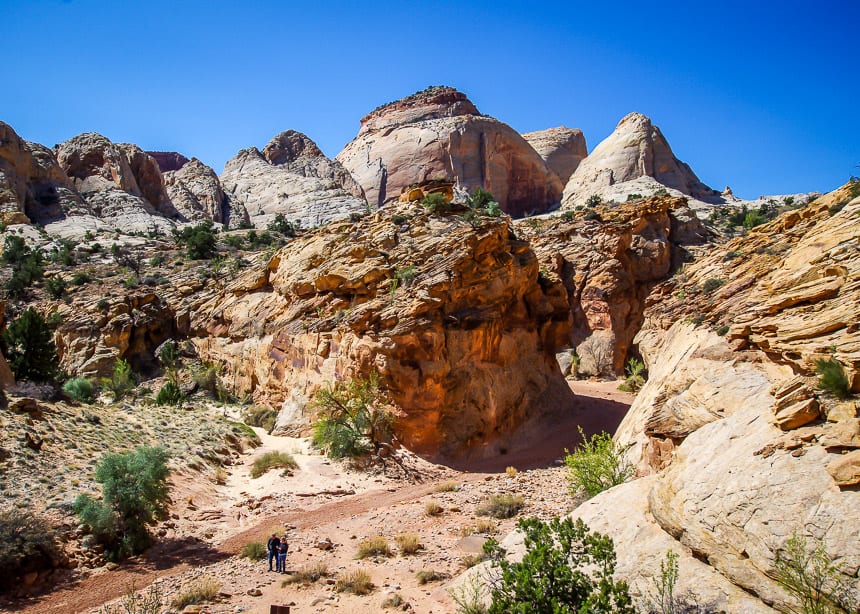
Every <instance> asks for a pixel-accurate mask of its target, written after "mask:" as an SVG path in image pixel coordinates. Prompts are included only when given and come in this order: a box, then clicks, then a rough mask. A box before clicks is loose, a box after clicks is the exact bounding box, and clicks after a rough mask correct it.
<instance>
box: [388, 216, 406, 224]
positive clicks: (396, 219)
mask: <svg viewBox="0 0 860 614" xmlns="http://www.w3.org/2000/svg"><path fill="white" fill-rule="evenodd" d="M408 220H409V218H408V217H406V216H405V215H400V214H395V215H392V216H391V223H392V224H394V225H395V226H402V225H403V224H405V223H406V222H407V221H408Z"/></svg>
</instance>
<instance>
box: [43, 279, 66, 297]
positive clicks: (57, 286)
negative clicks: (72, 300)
mask: <svg viewBox="0 0 860 614" xmlns="http://www.w3.org/2000/svg"><path fill="white" fill-rule="evenodd" d="M67 287H68V284H66V280H65V279H63V278H62V277H60V276H59V275H55V276H54V277H52V278H51V279H49V280H48V281H46V282H45V291H46V292H47V293H48V296H50V297H51V298H53V299H59V298H63V297H64V296H65V295H66V288H67Z"/></svg>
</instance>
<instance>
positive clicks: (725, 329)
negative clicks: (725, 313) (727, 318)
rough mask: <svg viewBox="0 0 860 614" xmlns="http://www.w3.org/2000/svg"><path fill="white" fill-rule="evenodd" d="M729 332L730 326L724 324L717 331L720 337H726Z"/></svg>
mask: <svg viewBox="0 0 860 614" xmlns="http://www.w3.org/2000/svg"><path fill="white" fill-rule="evenodd" d="M727 332H729V327H728V325H727V324H723V325H722V326H720V327H719V328H718V329H717V334H718V335H719V336H720V337H723V336H725V334H726V333H727Z"/></svg>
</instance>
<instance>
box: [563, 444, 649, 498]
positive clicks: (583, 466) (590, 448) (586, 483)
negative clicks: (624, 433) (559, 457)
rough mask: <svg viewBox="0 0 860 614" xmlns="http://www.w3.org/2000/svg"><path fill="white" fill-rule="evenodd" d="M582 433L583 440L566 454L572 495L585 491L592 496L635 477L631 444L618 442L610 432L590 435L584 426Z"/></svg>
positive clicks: (589, 496) (565, 458)
mask: <svg viewBox="0 0 860 614" xmlns="http://www.w3.org/2000/svg"><path fill="white" fill-rule="evenodd" d="M579 436H580V437H581V438H582V443H581V444H579V446H578V447H577V448H576V449H575V450H574V451H573V452H570V453H568V454H567V455H566V456H565V457H564V464H565V465H566V466H567V469H568V481H569V482H570V490H571V494H573V495H576V494H578V493H579V491H585V494H586V496H587V497H588V498H591V497H593V496H595V495H596V494H598V493H601V492H603V491H604V490H606V489H608V488H612V487H613V486H615V485H616V484H621V483H623V482H626V481H627V480H628V479H629V478H631V477H632V476H633V470H634V469H633V465H632V464H631V463H630V461H629V460H628V459H627V450H628V449H629V447H630V446H622V445H620V444H618V443H615V442H614V441H612V436H611V435H610V434H609V433H597V434H594V435H592V436H591V437H590V438H588V437H586V436H585V433H584V432H583V430H582V427H579ZM565 451H566V452H567V450H565Z"/></svg>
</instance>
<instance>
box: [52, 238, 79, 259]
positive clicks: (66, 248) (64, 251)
mask: <svg viewBox="0 0 860 614" xmlns="http://www.w3.org/2000/svg"><path fill="white" fill-rule="evenodd" d="M74 247H75V244H74V243H72V242H71V241H69V240H67V239H60V241H59V246H57V247H54V248H53V249H52V250H51V262H56V263H58V264H63V265H66V266H74V265H75V264H77V261H76V260H75V252H74V251H73V250H74Z"/></svg>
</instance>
